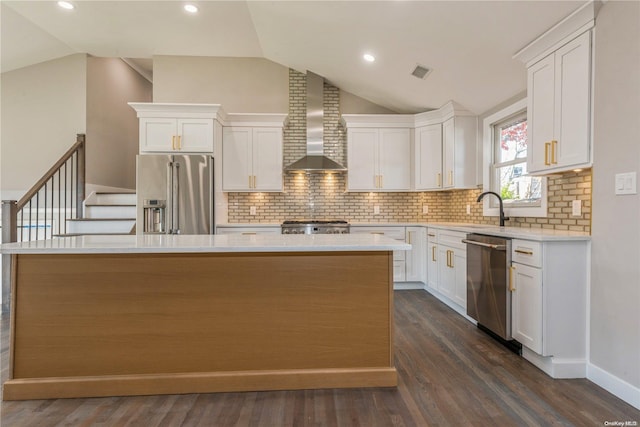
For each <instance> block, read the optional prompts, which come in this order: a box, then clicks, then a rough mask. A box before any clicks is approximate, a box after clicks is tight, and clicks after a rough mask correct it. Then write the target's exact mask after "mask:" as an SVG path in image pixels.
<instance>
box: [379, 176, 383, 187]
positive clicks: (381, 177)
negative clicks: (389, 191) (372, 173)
mask: <svg viewBox="0 0 640 427" xmlns="http://www.w3.org/2000/svg"><path fill="white" fill-rule="evenodd" d="M380 188H384V175H380Z"/></svg>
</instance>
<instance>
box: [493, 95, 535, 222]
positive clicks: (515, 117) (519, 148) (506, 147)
mask: <svg viewBox="0 0 640 427" xmlns="http://www.w3.org/2000/svg"><path fill="white" fill-rule="evenodd" d="M482 135H483V146H482V147H483V156H482V158H483V160H482V165H483V168H482V169H483V181H482V182H483V191H494V192H496V193H498V194H500V195H501V197H502V199H503V201H504V209H505V214H506V215H507V216H512V217H546V216H547V194H546V193H547V191H546V186H547V183H546V179H545V178H544V177H533V176H529V175H528V171H527V148H528V143H527V100H526V98H525V99H522V100H520V101H517V102H515V103H513V104H511V105H509V106H508V107H505V108H503V109H502V110H500V111H498V112H496V113H494V114H491V115H490V116H488V117H486V118H485V119H484V120H483V122H482ZM483 202H484V204H483V215H485V216H497V215H498V202H497V200H496V198H495V197H485V198H484V199H483Z"/></svg>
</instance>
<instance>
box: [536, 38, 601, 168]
mask: <svg viewBox="0 0 640 427" xmlns="http://www.w3.org/2000/svg"><path fill="white" fill-rule="evenodd" d="M527 87H528V108H527V112H528V121H529V124H528V139H529V144H530V147H531V151H530V155H529V159H528V162H529V164H528V165H527V166H528V169H529V171H530V172H533V173H536V172H537V173H546V172H559V171H563V170H568V169H573V168H576V167H584V166H590V165H591V32H590V31H588V32H586V33H583V34H582V35H581V36H579V37H578V38H576V39H574V40H572V41H571V42H569V43H567V44H566V45H564V46H562V47H561V48H560V49H558V50H557V51H555V52H554V53H552V54H550V55H549V56H547V57H545V58H543V59H542V60H540V61H539V62H537V63H536V64H534V65H533V66H531V67H530V68H529V69H528V83H527Z"/></svg>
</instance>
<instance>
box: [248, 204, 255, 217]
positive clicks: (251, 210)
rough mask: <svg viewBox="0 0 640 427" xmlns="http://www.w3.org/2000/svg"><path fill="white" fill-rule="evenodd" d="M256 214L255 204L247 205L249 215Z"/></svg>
mask: <svg viewBox="0 0 640 427" xmlns="http://www.w3.org/2000/svg"><path fill="white" fill-rule="evenodd" d="M255 214H256V207H255V206H250V207H249V215H255Z"/></svg>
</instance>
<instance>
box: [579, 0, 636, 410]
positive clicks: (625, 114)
mask: <svg viewBox="0 0 640 427" xmlns="http://www.w3.org/2000/svg"><path fill="white" fill-rule="evenodd" d="M595 43H596V44H595V95H594V96H595V98H594V100H595V105H594V108H595V110H594V133H595V135H594V166H593V201H594V203H593V219H592V267H591V337H590V338H591V346H590V347H591V348H590V352H591V354H590V362H591V364H592V365H595V367H597V368H598V369H601V370H604V371H605V372H606V373H608V374H611V375H613V376H615V377H617V378H618V379H619V380H622V382H625V383H627V385H630V388H627V389H628V390H630V393H634V392H637V390H638V388H639V387H640V200H639V196H638V195H637V194H636V195H628V196H616V195H615V194H614V175H615V174H616V173H621V172H638V171H640V3H639V2H623V1H609V2H606V3H605V4H604V6H603V7H602V9H601V10H600V12H599V14H598V16H597V20H596V41H595ZM596 371H597V369H596ZM619 385H622V386H623V388H624V384H619ZM634 387H635V391H634V389H633V388H634ZM632 397H633V396H632ZM635 399H636V400H635V402H636V404H637V405H640V393H638V394H636V396H635Z"/></svg>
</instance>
